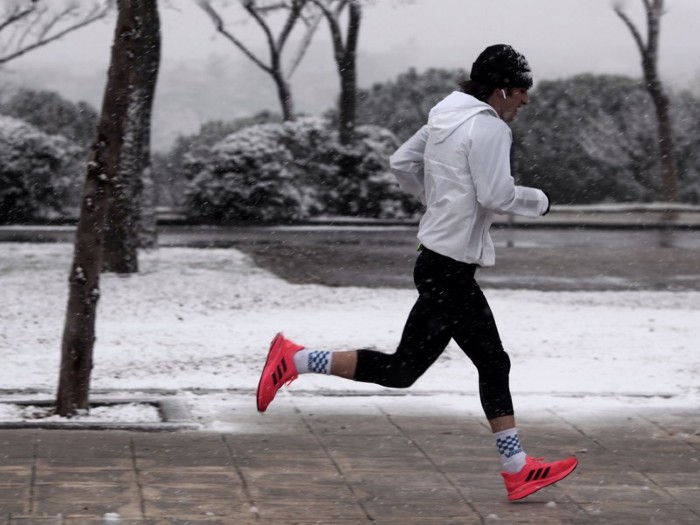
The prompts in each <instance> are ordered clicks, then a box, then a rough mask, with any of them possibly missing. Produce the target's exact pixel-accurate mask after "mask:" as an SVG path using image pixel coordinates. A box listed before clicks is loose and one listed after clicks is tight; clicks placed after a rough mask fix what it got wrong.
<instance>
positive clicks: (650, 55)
mask: <svg viewBox="0 0 700 525" xmlns="http://www.w3.org/2000/svg"><path fill="white" fill-rule="evenodd" d="M642 4H643V5H644V10H645V13H646V21H647V38H646V41H644V38H643V37H642V35H641V34H640V32H639V30H638V29H637V27H636V26H635V25H634V23H633V22H632V20H631V19H630V18H629V16H627V14H626V13H625V12H624V10H623V8H622V6H621V5H620V4H618V5H616V6H615V7H614V10H615V13H616V14H617V16H619V17H620V18H621V19H622V21H623V22H624V23H625V25H626V26H627V28H628V29H629V30H630V32H631V33H632V37H633V38H634V41H635V43H636V44H637V47H638V48H639V52H640V54H641V55H642V72H643V74H644V81H645V85H646V89H647V91H648V92H649V95H651V100H652V102H653V104H654V109H655V110H656V119H657V123H658V158H659V165H660V167H661V195H662V197H663V200H665V201H667V202H675V201H676V200H677V199H678V164H677V160H676V148H675V145H674V140H673V139H674V137H673V124H672V122H671V115H670V102H669V99H668V96H667V95H666V93H665V92H664V87H663V84H662V83H661V79H660V78H659V73H658V66H657V64H658V61H659V33H660V30H661V16H662V15H663V13H664V2H663V0H642Z"/></svg>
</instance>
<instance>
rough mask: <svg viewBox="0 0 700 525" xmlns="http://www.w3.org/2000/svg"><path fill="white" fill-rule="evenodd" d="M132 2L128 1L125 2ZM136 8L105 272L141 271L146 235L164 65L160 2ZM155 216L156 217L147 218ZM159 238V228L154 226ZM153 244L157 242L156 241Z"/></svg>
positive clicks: (150, 1)
mask: <svg viewBox="0 0 700 525" xmlns="http://www.w3.org/2000/svg"><path fill="white" fill-rule="evenodd" d="M124 3H127V2H124ZM128 3H131V7H130V9H131V10H132V11H133V13H134V17H133V19H132V21H131V34H130V35H129V40H130V41H129V45H130V47H131V48H132V49H133V50H134V55H133V62H134V63H133V64H132V66H131V67H130V68H129V71H128V83H127V84H126V85H125V86H124V89H125V90H126V92H127V94H126V97H127V103H128V107H127V120H126V127H125V130H124V141H123V145H122V151H121V154H120V158H119V166H118V168H117V173H116V178H115V181H114V186H113V190H114V191H113V192H112V199H111V202H110V205H109V208H108V216H107V219H106V223H105V227H104V246H103V261H102V270H103V271H107V272H117V273H126V274H128V273H135V272H138V248H139V246H140V245H141V242H142V239H143V238H144V236H143V235H142V234H143V233H144V230H143V228H142V226H144V224H143V223H142V214H141V205H142V204H143V203H144V199H143V198H142V191H143V188H144V184H145V181H144V180H143V178H144V176H147V175H148V173H149V168H150V157H151V151H150V141H151V134H150V127H151V114H152V108H153V97H154V93H155V87H156V79H157V76H158V66H159V63H160V21H159V18H158V9H157V2H156V0H144V1H142V2H135V1H133V2H128ZM143 217H152V218H153V219H154V218H155V217H154V215H150V216H149V215H148V214H146V215H144V216H143ZM151 229H152V234H153V235H155V225H154V224H153V225H151ZM152 244H155V242H153V241H152Z"/></svg>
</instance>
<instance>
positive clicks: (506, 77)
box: [471, 44, 532, 89]
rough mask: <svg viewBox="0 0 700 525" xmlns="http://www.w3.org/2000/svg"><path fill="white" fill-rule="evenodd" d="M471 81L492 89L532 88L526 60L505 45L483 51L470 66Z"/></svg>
mask: <svg viewBox="0 0 700 525" xmlns="http://www.w3.org/2000/svg"><path fill="white" fill-rule="evenodd" d="M471 79H472V80H473V81H474V82H478V83H479V84H485V85H487V86H493V87H517V88H524V89H530V88H531V87H532V74H531V73H530V66H529V64H528V63H527V60H526V59H525V57H524V56H523V55H521V54H520V53H518V52H517V51H516V50H515V49H513V48H512V47H510V46H508V45H505V44H496V45H494V46H489V47H487V48H486V49H484V51H483V52H482V53H481V54H480V55H479V56H478V57H477V59H476V62H474V64H473V65H472V71H471Z"/></svg>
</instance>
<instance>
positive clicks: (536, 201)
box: [391, 91, 549, 266]
mask: <svg viewBox="0 0 700 525" xmlns="http://www.w3.org/2000/svg"><path fill="white" fill-rule="evenodd" d="M511 144H512V135H511V131H510V128H509V127H508V125H507V124H506V123H505V122H504V121H503V120H501V119H500V118H499V116H498V114H497V113H496V111H495V110H494V109H493V108H492V107H491V106H490V105H488V104H486V103H485V102H481V101H479V100H478V99H476V98H474V97H473V96H471V95H467V94H466V93H461V92H458V91H455V92H453V93H452V94H450V95H448V96H447V97H446V98H444V99H443V100H442V101H441V102H439V103H438V104H437V105H436V106H435V107H434V108H433V109H432V110H430V115H429V117H428V124H427V125H426V126H423V127H422V128H421V129H420V130H418V132H416V134H415V135H413V137H411V138H410V139H408V140H407V141H406V142H405V143H404V144H403V145H402V146H401V147H400V148H399V149H398V150H397V151H396V152H395V153H394V154H393V155H392V156H391V170H392V172H393V173H394V174H395V176H396V177H397V179H398V180H399V184H400V185H401V187H402V188H403V189H404V191H406V192H408V193H410V194H411V195H414V196H416V197H419V198H420V199H421V201H422V202H423V203H424V204H425V205H426V207H427V209H426V212H425V214H424V215H423V218H422V219H421V221H420V227H419V229H418V239H419V240H420V242H421V244H422V245H423V246H425V247H426V248H429V249H430V250H432V251H434V252H437V253H439V254H442V255H445V256H447V257H450V258H452V259H455V260H457V261H461V262H466V263H473V264H478V265H479V266H493V265H494V263H495V261H496V256H495V250H494V247H493V241H492V240H491V236H490V235H489V228H490V227H491V224H492V222H493V219H494V214H496V213H500V214H515V215H523V216H526V217H538V216H540V215H542V214H544V213H545V212H546V211H547V207H548V205H549V202H548V200H547V197H546V195H545V194H544V192H542V191H541V190H538V189H535V188H528V187H525V186H516V185H515V181H514V180H513V177H512V176H511V172H510V149H511Z"/></svg>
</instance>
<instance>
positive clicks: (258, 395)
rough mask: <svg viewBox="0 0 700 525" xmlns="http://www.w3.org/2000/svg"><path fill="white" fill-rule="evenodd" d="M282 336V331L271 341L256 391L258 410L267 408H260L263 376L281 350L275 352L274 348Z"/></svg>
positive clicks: (262, 410) (263, 410)
mask: <svg viewBox="0 0 700 525" xmlns="http://www.w3.org/2000/svg"><path fill="white" fill-rule="evenodd" d="M281 338H282V333H279V334H277V335H276V336H275V337H274V338H273V339H272V342H271V343H270V349H269V350H268V352H267V360H266V361H265V366H264V367H263V371H262V373H261V374H260V380H259V381H258V389H257V391H256V393H255V401H256V404H257V407H258V412H265V410H267V407H265V408H260V386H261V385H262V382H263V378H264V377H265V370H267V365H269V364H270V361H272V359H273V357H277V354H278V353H279V352H274V350H275V348H276V345H277V341H278V340H279V339H281ZM273 354H274V356H273ZM268 406H270V405H269V403H268Z"/></svg>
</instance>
